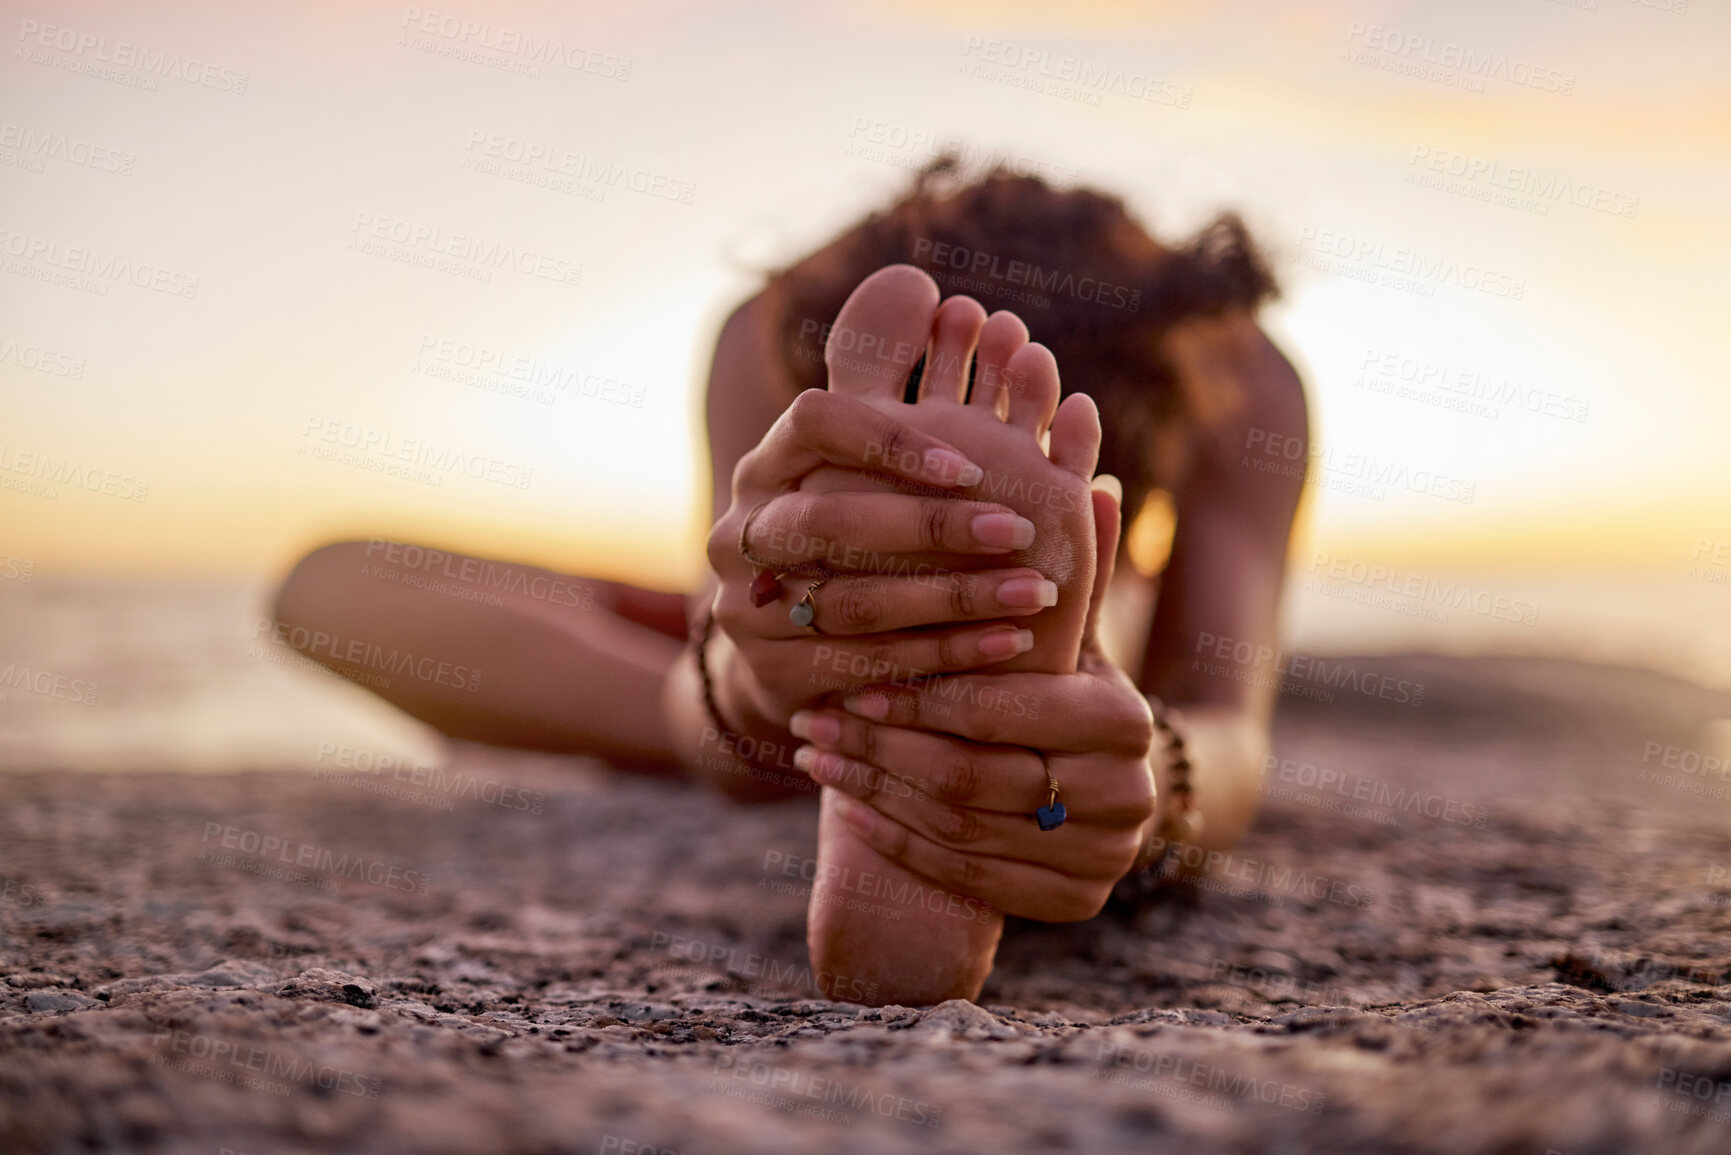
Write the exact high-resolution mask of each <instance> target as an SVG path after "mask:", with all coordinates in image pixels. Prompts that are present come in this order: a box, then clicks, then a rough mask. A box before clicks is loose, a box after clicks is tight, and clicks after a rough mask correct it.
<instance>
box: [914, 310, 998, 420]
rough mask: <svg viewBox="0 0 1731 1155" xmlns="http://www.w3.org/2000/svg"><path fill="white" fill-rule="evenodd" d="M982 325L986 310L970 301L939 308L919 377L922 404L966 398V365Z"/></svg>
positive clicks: (971, 358) (970, 358)
mask: <svg viewBox="0 0 1731 1155" xmlns="http://www.w3.org/2000/svg"><path fill="white" fill-rule="evenodd" d="M985 323H986V310H985V307H984V306H982V305H981V304H980V303H979V302H978V301H976V300H974V299H973V298H972V297H951V298H950V299H949V300H947V301H945V302H944V303H943V304H942V305H940V306H938V318H937V320H936V321H935V322H933V324H932V339H931V344H930V345H929V346H927V348H926V367H925V371H924V372H923V373H922V374H921V375H920V400H921V401H927V400H942V401H961V400H962V399H963V398H964V397H965V396H966V395H967V391H968V365H969V363H970V362H971V361H972V360H973V357H974V346H976V345H978V344H979V342H980V330H981V328H982V327H983V326H984V325H985Z"/></svg>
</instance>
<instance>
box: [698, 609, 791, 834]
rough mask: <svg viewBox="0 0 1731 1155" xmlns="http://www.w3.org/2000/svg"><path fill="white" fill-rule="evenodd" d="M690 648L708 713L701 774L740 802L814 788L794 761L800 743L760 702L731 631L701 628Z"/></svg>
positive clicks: (700, 756)
mask: <svg viewBox="0 0 1731 1155" xmlns="http://www.w3.org/2000/svg"><path fill="white" fill-rule="evenodd" d="M691 653H692V666H693V668H694V671H695V675H696V678H697V680H698V682H699V692H700V694H701V696H702V700H703V715H704V724H703V727H702V732H701V734H700V735H699V741H698V755H697V759H696V763H695V768H696V770H697V771H698V776H699V777H700V778H702V779H703V780H704V781H707V782H708V783H710V784H711V785H713V786H714V787H716V789H718V790H720V791H721V792H722V793H723V794H726V795H727V796H729V797H731V798H734V799H736V800H739V801H762V800H765V799H768V798H776V797H785V796H787V795H789V794H794V793H807V794H809V793H812V792H814V791H815V790H816V784H815V783H813V782H812V781H811V779H810V778H809V777H808V776H807V775H806V774H805V773H804V772H803V771H801V770H800V769H799V768H798V767H797V766H795V765H794V761H793V752H794V750H795V749H796V748H797V746H798V745H799V743H798V742H797V740H796V739H794V737H793V735H792V734H790V733H789V732H788V731H787V729H786V727H785V726H783V725H780V724H779V723H777V722H776V721H774V720H773V719H772V718H771V717H770V716H769V715H768V714H767V712H766V711H765V710H764V709H763V708H762V707H761V706H760V705H758V701H757V698H758V695H757V693H756V690H757V683H756V679H755V678H754V677H753V676H752V673H751V670H750V667H749V666H748V665H747V664H746V663H745V662H744V661H743V660H742V658H741V655H740V653H739V650H738V648H737V647H735V646H734V645H733V642H732V640H731V639H730V638H728V636H727V634H726V633H725V632H724V631H722V630H720V629H713V628H706V629H704V630H702V631H701V632H700V633H699V634H698V636H697V637H696V638H695V639H694V643H693V646H692V650H691Z"/></svg>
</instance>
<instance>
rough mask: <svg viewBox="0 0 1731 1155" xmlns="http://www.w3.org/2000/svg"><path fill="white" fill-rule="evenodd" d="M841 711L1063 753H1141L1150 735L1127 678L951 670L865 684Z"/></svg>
mask: <svg viewBox="0 0 1731 1155" xmlns="http://www.w3.org/2000/svg"><path fill="white" fill-rule="evenodd" d="M842 707H843V708H844V709H846V710H847V712H848V713H850V714H853V715H855V716H857V717H861V718H866V719H868V720H870V721H873V722H882V723H884V724H886V725H890V726H908V727H912V728H914V729H916V730H931V731H935V732H938V733H943V734H952V735H954V736H956V737H958V738H968V739H971V740H972V741H975V742H992V743H1002V744H1005V745H1010V746H1032V747H1033V748H1035V749H1037V750H1046V751H1062V752H1066V753H1089V752H1095V751H1099V752H1106V753H1114V754H1131V755H1136V754H1139V755H1140V756H1141V757H1147V754H1148V750H1149V748H1150V746H1151V745H1152V744H1153V741H1154V715H1153V714H1152V713H1151V712H1150V711H1149V709H1148V700H1147V699H1146V698H1144V697H1143V696H1142V695H1141V694H1140V693H1138V692H1136V689H1135V687H1134V686H1131V685H1130V684H1129V682H1128V680H1127V679H1120V681H1118V682H1108V681H1105V680H1103V679H1101V678H1097V677H1085V676H1081V675H1077V674H1023V673H1015V674H958V675H956V676H955V677H949V678H934V679H930V680H929V681H924V682H919V683H915V684H912V685H909V684H902V685H888V684H885V685H881V686H871V687H869V688H868V689H867V690H864V691H862V692H860V693H858V694H854V695H852V696H850V697H848V698H847V699H846V700H845V701H844V702H843V703H842Z"/></svg>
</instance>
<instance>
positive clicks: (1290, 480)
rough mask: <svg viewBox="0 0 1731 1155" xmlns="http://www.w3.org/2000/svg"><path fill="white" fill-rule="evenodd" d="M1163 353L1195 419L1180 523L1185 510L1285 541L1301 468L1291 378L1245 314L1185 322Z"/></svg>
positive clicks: (1300, 421) (1301, 411)
mask: <svg viewBox="0 0 1731 1155" xmlns="http://www.w3.org/2000/svg"><path fill="white" fill-rule="evenodd" d="M1167 350H1168V353H1167V355H1168V357H1169V358H1170V359H1171V361H1172V364H1173V368H1174V369H1175V370H1176V371H1177V373H1178V374H1179V377H1180V380H1181V382H1182V383H1183V388H1184V392H1185V396H1186V402H1187V407H1188V408H1189V409H1190V410H1191V412H1192V413H1193V415H1194V419H1193V421H1192V423H1191V429H1192V437H1193V441H1192V444H1191V447H1190V452H1189V465H1188V468H1187V469H1186V470H1185V477H1184V480H1183V482H1182V485H1181V490H1180V492H1179V494H1178V495H1177V497H1178V506H1179V511H1180V521H1181V522H1182V521H1183V520H1184V517H1183V513H1184V511H1186V510H1188V511H1189V512H1190V513H1191V514H1192V515H1197V516H1200V517H1201V518H1203V519H1205V520H1215V519H1218V518H1224V519H1226V520H1228V521H1231V522H1233V523H1236V524H1240V525H1249V524H1255V525H1261V526H1265V527H1266V529H1267V530H1268V532H1269V533H1270V534H1271V535H1275V536H1280V537H1281V538H1282V539H1284V535H1285V533H1286V532H1287V531H1288V530H1289V529H1290V527H1291V524H1292V518H1293V515H1294V513H1295V511H1296V509H1297V506H1298V501H1299V498H1300V496H1301V494H1302V493H1303V490H1304V479H1305V474H1306V470H1307V466H1308V463H1309V461H1310V416H1309V409H1308V407H1307V405H1306V403H1305V397H1304V383H1303V382H1302V381H1301V380H1300V379H1299V375H1298V371H1297V370H1296V369H1295V368H1294V367H1293V365H1292V362H1291V361H1290V360H1288V359H1287V357H1286V355H1285V354H1284V353H1282V352H1281V351H1280V349H1279V347H1278V346H1276V345H1275V344H1274V342H1273V341H1272V340H1270V339H1269V337H1268V335H1267V334H1266V333H1264V332H1263V331H1262V329H1261V327H1260V326H1258V325H1257V324H1256V321H1255V319H1254V318H1252V317H1251V316H1250V315H1249V314H1248V313H1244V312H1235V313H1228V314H1225V315H1223V316H1219V317H1211V318H1203V319H1198V320H1195V321H1189V322H1185V323H1184V324H1182V325H1180V326H1178V327H1177V328H1175V329H1174V330H1173V331H1172V333H1171V334H1170V336H1169V339H1168V345H1167Z"/></svg>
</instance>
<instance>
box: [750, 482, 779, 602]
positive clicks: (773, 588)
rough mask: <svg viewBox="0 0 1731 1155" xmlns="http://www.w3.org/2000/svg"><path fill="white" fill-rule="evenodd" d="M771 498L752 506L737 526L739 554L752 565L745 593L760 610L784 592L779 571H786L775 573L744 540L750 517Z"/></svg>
mask: <svg viewBox="0 0 1731 1155" xmlns="http://www.w3.org/2000/svg"><path fill="white" fill-rule="evenodd" d="M773 500H774V498H769V499H766V500H764V501H760V502H758V503H757V504H756V505H754V506H752V508H751V512H750V513H748V514H746V515H745V522H744V524H742V525H741V526H740V527H739V555H740V556H741V557H743V558H744V559H745V560H746V561H748V562H750V563H751V565H752V572H751V584H750V585H749V586H747V587H746V593H747V594H749V595H750V597H751V604H752V605H753V606H754V607H756V608H757V609H760V610H761V609H762V608H763V607H764V606H767V605H768V604H769V603H770V602H773V601H776V600H777V599H779V598H780V597H781V595H782V594H783V593H785V592H786V590H785V588H784V587H783V586H782V584H781V573H786V572H787V571H786V570H783V571H781V573H777V572H776V570H775V567H774V566H772V565H770V564H769V563H767V562H765V561H764V560H763V559H762V558H760V557H758V556H757V555H756V554H754V553H752V552H751V547H750V546H749V545H747V544H746V541H745V539H746V535H747V534H749V533H750V532H751V519H752V518H754V517H756V516H757V511H758V510H760V509H762V508H763V507H764V506H766V505H768V504H769V503H770V501H773Z"/></svg>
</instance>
